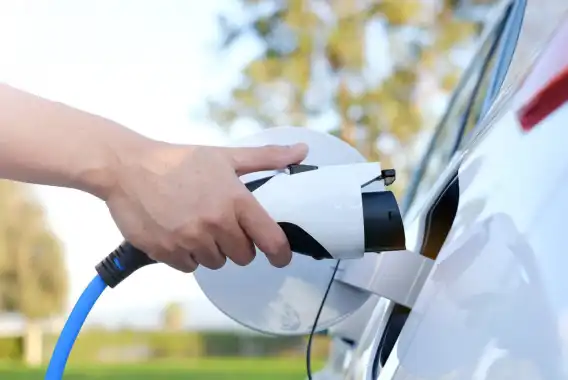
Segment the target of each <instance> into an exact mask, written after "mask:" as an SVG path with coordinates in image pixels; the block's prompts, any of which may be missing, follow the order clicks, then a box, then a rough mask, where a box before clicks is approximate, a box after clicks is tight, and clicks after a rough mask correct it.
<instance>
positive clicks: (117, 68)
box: [0, 0, 232, 321]
mask: <svg viewBox="0 0 568 380" xmlns="http://www.w3.org/2000/svg"><path fill="white" fill-rule="evenodd" d="M227 4H228V3H227V2H223V1H183V0H179V1H174V0H161V1H152V0H150V1H146V0H121V1H112V0H98V1H96V2H94V1H90V2H86V1H77V0H52V1H49V2H45V1H27V0H26V1H24V0H18V1H0V57H1V58H0V81H2V82H5V83H8V84H10V85H12V86H14V87H18V88H20V89H23V90H26V91H29V92H32V93H34V94H37V95H40V96H43V97H46V98H49V99H52V100H56V101H61V102H63V103H66V104H69V105H71V106H73V107H76V108H79V109H82V110H85V111H88V112H91V113H95V114H98V115H101V116H104V117H107V118H109V119H113V120H115V121H117V122H119V123H122V124H123V125H125V126H127V127H129V128H131V129H134V130H136V131H138V132H140V133H142V134H144V135H146V136H149V137H151V138H156V139H160V140H163V141H171V142H176V143H193V144H208V145H220V144H224V143H225V142H226V141H227V136H226V135H225V134H224V133H223V132H222V131H221V130H219V129H218V128H216V127H215V126H214V125H211V124H206V123H205V122H203V121H202V120H199V119H197V118H193V117H192V110H194V109H196V108H198V107H199V105H200V104H202V102H203V100H204V99H205V96H206V95H207V94H208V93H210V92H211V91H212V90H214V89H215V88H222V87H223V86H224V85H226V83H227V81H228V80H229V81H230V80H232V79H231V78H232V77H231V72H230V70H228V69H227V67H226V66H225V67H221V66H220V65H219V64H217V61H216V60H215V56H214V55H213V54H212V51H213V49H214V47H215V41H216V38H217V35H218V31H217V26H216V23H215V18H214V17H215V14H216V11H217V10H218V9H220V7H223V6H226V5H227ZM36 189H37V192H38V195H39V198H40V200H41V201H42V203H43V204H44V205H45V208H46V212H47V216H48V221H49V223H50V225H51V226H52V228H53V230H54V232H55V233H56V234H57V235H58V236H59V238H60V239H61V240H62V242H63V244H64V248H65V255H66V261H67V265H68V268H69V272H70V281H71V294H70V299H69V306H72V303H74V301H75V300H76V299H77V298H78V296H79V295H80V293H81V291H82V290H83V288H84V287H85V286H86V285H87V283H88V282H89V281H90V279H91V278H92V277H93V275H94V274H95V270H94V266H95V265H96V264H97V263H98V262H99V261H100V260H101V259H102V258H103V257H104V256H106V254H107V253H109V252H110V251H112V250H113V249H114V248H115V247H116V246H117V245H118V244H119V243H120V242H121V241H122V238H121V235H120V232H119V231H118V229H117V228H116V226H115V225H114V223H113V221H112V219H111V217H110V215H109V213H108V210H107V208H106V206H105V204H104V203H103V202H102V201H100V200H98V199H95V198H94V197H92V196H90V195H87V194H84V193H81V192H78V191H74V190H69V189H61V188H52V187H46V186H36ZM171 301H174V302H175V301H182V302H185V303H188V302H189V303H191V305H192V306H191V308H192V309H195V308H196V309H202V310H207V313H206V314H211V313H213V314H215V308H214V307H213V306H212V305H211V304H209V303H208V302H207V301H206V298H205V297H204V295H203V294H202V293H201V292H200V290H199V288H198V286H197V284H196V283H195V281H194V280H193V277H192V276H191V275H184V274H182V273H180V272H176V271H173V270H171V269H169V268H166V267H165V266H155V267H153V268H147V269H144V270H143V271H140V273H137V274H135V275H134V276H132V277H131V278H130V279H129V280H128V281H125V282H124V283H123V284H121V286H120V287H117V288H116V289H113V290H112V292H107V294H104V295H103V296H102V298H101V299H100V301H99V303H98V304H97V306H96V308H95V310H94V311H93V317H92V318H90V319H91V320H97V316H99V318H102V319H103V320H105V321H107V320H108V321H110V319H112V316H113V315H114V316H117V318H118V316H119V315H124V313H127V312H128V311H130V310H134V309H135V310H157V309H159V308H160V307H161V306H162V305H164V304H166V303H168V302H171ZM103 315H106V317H104V318H103ZM215 315H216V317H217V318H221V319H220V320H223V318H222V317H220V316H219V313H216V314H215ZM206 317H207V316H206Z"/></svg>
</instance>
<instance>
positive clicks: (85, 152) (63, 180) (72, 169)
mask: <svg viewBox="0 0 568 380" xmlns="http://www.w3.org/2000/svg"><path fill="white" fill-rule="evenodd" d="M147 143H148V139H146V138H144V137H143V136H141V135H139V134H137V133H135V132H134V131H132V130H129V129H127V128H125V127H123V126H121V125H119V124H117V123H114V122H112V121H110V120H107V119H104V118H102V117H99V116H95V115H91V114H89V113H86V112H82V111H79V110H76V109H74V108H71V107H69V106H66V105H64V104H61V103H57V102H52V101H49V100H46V99H43V98H40V97H37V96H35V95H32V94H28V93H26V92H23V91H20V90H17V89H15V88H12V87H10V86H8V85H5V84H1V83H0V178H5V179H11V180H16V181H21V182H29V183H36V184H44V185H53V186H61V187H70V188H75V189H79V190H83V191H86V192H89V193H91V194H93V195H96V196H98V197H99V198H103V199H106V197H107V196H108V191H109V189H110V188H112V186H113V182H114V181H115V180H116V178H115V176H116V171H117V168H118V167H119V166H120V165H121V163H122V161H124V160H128V157H134V156H136V154H135V151H136V150H139V149H142V147H143V146H144V145H145V144H147Z"/></svg>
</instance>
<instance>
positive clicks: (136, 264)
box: [45, 242, 155, 380]
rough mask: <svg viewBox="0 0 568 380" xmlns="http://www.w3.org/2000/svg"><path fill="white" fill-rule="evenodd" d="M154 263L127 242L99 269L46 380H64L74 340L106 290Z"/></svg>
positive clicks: (65, 332)
mask: <svg viewBox="0 0 568 380" xmlns="http://www.w3.org/2000/svg"><path fill="white" fill-rule="evenodd" d="M154 263H155V261H154V260H152V259H150V258H149V257H148V256H147V255H146V254H145V253H144V252H142V251H140V250H139V249H136V248H135V247H134V246H132V245H131V244H130V243H128V242H125V243H123V244H122V245H120V247H118V248H117V249H116V250H114V251H113V252H112V253H111V254H110V255H108V256H107V257H106V258H105V259H104V260H103V261H101V262H100V263H99V264H98V265H97V267H96V269H97V272H98V274H97V275H96V276H95V277H94V278H93V280H92V281H91V283H90V284H89V285H88V286H87V287H86V288H85V290H84V291H83V293H82V294H81V297H79V300H78V301H77V303H76V304H75V306H74V307H73V310H72V311H71V314H70V315H69V318H68V319H67V322H65V326H63V330H62V331H61V334H60V335H59V339H58V340H57V343H56V344H55V348H54V349H53V354H52V355H51V360H50V361H49V366H48V367H47V372H46V373H45V380H61V379H62V378H63V373H64V372H65V366H66V364H67V359H68V358H69V354H70V353H71V349H72V348H73V345H74V344H75V340H76V339H77V336H78V335H79V332H80V331H81V328H82V327H83V323H85V320H86V319H87V316H88V315H89V313H90V311H91V309H92V308H93V306H94V305H95V303H96V302H97V300H98V299H99V297H100V296H101V294H102V293H103V292H104V290H105V289H106V288H107V287H110V288H114V287H115V286H116V285H118V284H119V283H120V282H122V280H124V279H125V278H126V277H128V276H130V275H131V274H132V273H134V272H135V271H136V270H138V269H140V268H142V267H144V266H146V265H149V264H154Z"/></svg>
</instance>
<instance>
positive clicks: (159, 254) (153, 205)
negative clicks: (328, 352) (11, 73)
mask: <svg viewBox="0 0 568 380" xmlns="http://www.w3.org/2000/svg"><path fill="white" fill-rule="evenodd" d="M306 154H307V147H306V146H305V145H303V144H299V145H294V146H265V147H255V148H224V147H223V148H222V147H209V146H197V145H178V144H169V143H165V142H161V141H156V140H152V139H149V138H146V137H144V136H142V135H140V134H138V133H136V132H134V131H132V130H130V129H128V128H126V127H124V126H122V125H119V124H117V123H115V122H113V121H111V120H107V119H105V118H102V117H99V116H96V115H92V114H89V113H86V112H83V111H80V110H77V109H74V108H72V107H69V106H67V105H65V104H61V103H57V102H52V101H50V100H47V99H43V98H41V97H38V96H35V95H32V94H29V93H26V92H23V91H20V90H18V89H15V88H12V87H10V86H8V85H4V84H1V83H0V178H3V179H9V180H14V181H20V182H27V183H33V184H42V185H51V186H58V187H66V188H73V189H77V190H81V191H84V192H87V193H89V194H92V195H93V196H96V197H98V198H99V199H101V200H103V201H104V202H105V203H106V205H107V206H108V209H109V211H110V214H111V215H112V218H113V219H114V221H115V222H116V225H117V226H118V228H119V229H120V231H121V233H122V235H123V236H124V238H125V239H126V240H128V241H129V242H130V243H132V244H133V245H134V246H136V247H137V248H139V249H141V250H143V251H145V252H146V253H147V254H148V255H149V256H150V257H152V258H153V259H155V260H157V261H159V262H163V263H165V264H168V265H170V266H171V267H173V268H176V269H178V270H180V271H183V272H187V273H189V272H192V271H194V270H195V269H196V268H197V267H198V266H199V265H203V266H205V267H207V268H210V269H219V268H221V267H222V266H223V265H224V264H225V262H226V259H227V258H229V259H231V260H232V261H233V262H234V263H236V264H238V265H248V264H249V263H250V262H251V261H252V260H253V259H254V257H255V249H254V246H255V245H256V246H257V247H258V248H259V249H260V250H261V251H262V252H263V253H265V254H266V256H267V257H268V259H269V261H270V262H271V263H272V265H274V266H276V267H283V266H286V265H288V264H289V263H290V260H291V257H292V253H291V251H290V246H289V244H288V241H287V239H286V236H285V235H284V233H283V231H282V229H281V228H280V227H279V226H278V224H276V222H275V221H274V220H273V219H272V218H271V217H270V216H269V215H268V214H267V212H266V211H265V210H264V209H263V208H262V207H261V205H260V204H259V203H258V202H257V201H256V199H255V198H254V196H252V194H251V193H250V192H249V191H248V190H247V189H246V187H245V186H244V185H243V184H242V182H241V181H240V180H239V177H238V176H240V175H243V174H246V173H250V172H255V171H260V170H273V169H283V168H285V167H286V166H287V165H289V164H293V163H298V162H301V161H302V160H303V159H304V158H305V157H306Z"/></svg>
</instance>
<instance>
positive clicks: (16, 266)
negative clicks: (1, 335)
mask: <svg viewBox="0 0 568 380" xmlns="http://www.w3.org/2000/svg"><path fill="white" fill-rule="evenodd" d="M28 189H29V188H28V187H27V186H26V185H23V184H21V183H17V182H11V181H5V180H0V210H1V212H2V219H0V313H2V312H18V313H22V314H23V315H24V316H25V317H27V318H30V319H38V318H45V317H49V316H52V315H56V314H59V313H60V312H61V311H62V310H63V308H64V306H65V301H66V298H67V291H68V283H67V273H66V269H65V263H64V259H63V254H62V249H61V244H60V242H59V241H58V240H57V238H56V237H55V235H54V234H53V233H52V232H51V231H50V230H49V228H48V227H47V226H46V222H45V218H44V215H43V210H42V208H41V207H40V206H39V204H38V203H37V201H36V200H35V199H34V198H33V197H32V195H31V193H30V192H29V190H28Z"/></svg>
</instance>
